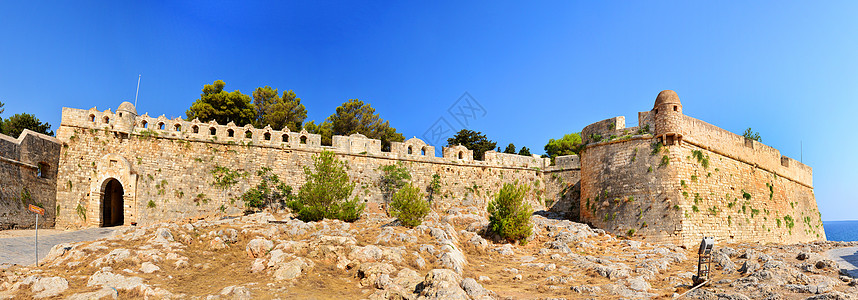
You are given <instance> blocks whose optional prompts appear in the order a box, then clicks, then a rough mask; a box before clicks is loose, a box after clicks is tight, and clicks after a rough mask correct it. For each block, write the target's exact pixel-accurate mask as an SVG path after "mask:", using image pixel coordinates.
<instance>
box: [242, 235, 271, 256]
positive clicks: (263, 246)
mask: <svg viewBox="0 0 858 300" xmlns="http://www.w3.org/2000/svg"><path fill="white" fill-rule="evenodd" d="M272 248H274V242H272V241H269V240H266V239H262V238H256V239H253V240H251V241H250V242H248V243H247V247H245V251H247V255H250V257H261V256H263V255H265V254H267V253H268V251H269V250H271V249H272Z"/></svg>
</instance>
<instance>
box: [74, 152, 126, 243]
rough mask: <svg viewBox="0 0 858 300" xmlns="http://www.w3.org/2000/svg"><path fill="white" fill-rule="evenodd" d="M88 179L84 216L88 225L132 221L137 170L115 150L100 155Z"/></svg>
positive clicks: (118, 223) (115, 224) (106, 224)
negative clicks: (89, 179)
mask: <svg viewBox="0 0 858 300" xmlns="http://www.w3.org/2000/svg"><path fill="white" fill-rule="evenodd" d="M93 175H94V176H93V177H92V179H91V181H90V192H89V195H90V196H89V204H88V205H87V206H88V209H87V210H86V216H87V218H86V220H87V222H88V225H89V226H117V225H125V224H134V223H135V222H139V220H137V211H138V203H137V196H136V195H137V174H134V173H132V170H131V164H130V163H129V162H128V160H126V159H125V158H124V157H122V156H121V155H119V154H115V153H111V154H107V155H105V156H103V157H102V158H101V159H99V160H98V162H97V163H96V171H95V174H93Z"/></svg>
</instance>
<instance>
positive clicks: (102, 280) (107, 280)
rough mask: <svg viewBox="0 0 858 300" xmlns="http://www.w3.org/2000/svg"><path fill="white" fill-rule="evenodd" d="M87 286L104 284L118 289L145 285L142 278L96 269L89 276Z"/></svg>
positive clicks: (129, 288)
mask: <svg viewBox="0 0 858 300" xmlns="http://www.w3.org/2000/svg"><path fill="white" fill-rule="evenodd" d="M86 285H87V286H96V285H98V286H104V287H112V288H115V289H119V290H131V289H136V288H142V287H145V284H143V278H140V277H126V276H122V275H119V274H114V273H111V272H109V271H98V272H95V274H92V276H91V277H90V278H89V281H88V282H87V283H86Z"/></svg>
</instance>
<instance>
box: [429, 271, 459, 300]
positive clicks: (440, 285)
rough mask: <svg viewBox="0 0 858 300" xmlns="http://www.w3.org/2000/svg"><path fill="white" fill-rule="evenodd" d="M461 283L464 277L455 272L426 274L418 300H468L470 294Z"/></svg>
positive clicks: (431, 272)
mask: <svg viewBox="0 0 858 300" xmlns="http://www.w3.org/2000/svg"><path fill="white" fill-rule="evenodd" d="M461 282H462V277H460V276H459V274H456V272H455V271H453V270H449V269H434V270H432V271H429V273H428V274H426V277H425V279H424V280H423V283H422V284H421V285H422V287H423V289H422V290H420V294H419V298H418V299H462V300H468V299H470V298H469V297H468V294H467V293H466V292H465V290H464V289H462V287H461V286H460V285H459V284H460V283H461Z"/></svg>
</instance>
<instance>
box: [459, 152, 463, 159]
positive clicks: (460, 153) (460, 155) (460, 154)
mask: <svg viewBox="0 0 858 300" xmlns="http://www.w3.org/2000/svg"><path fill="white" fill-rule="evenodd" d="M462 154H463V153H462V151H459V159H462V157H463V156H462Z"/></svg>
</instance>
